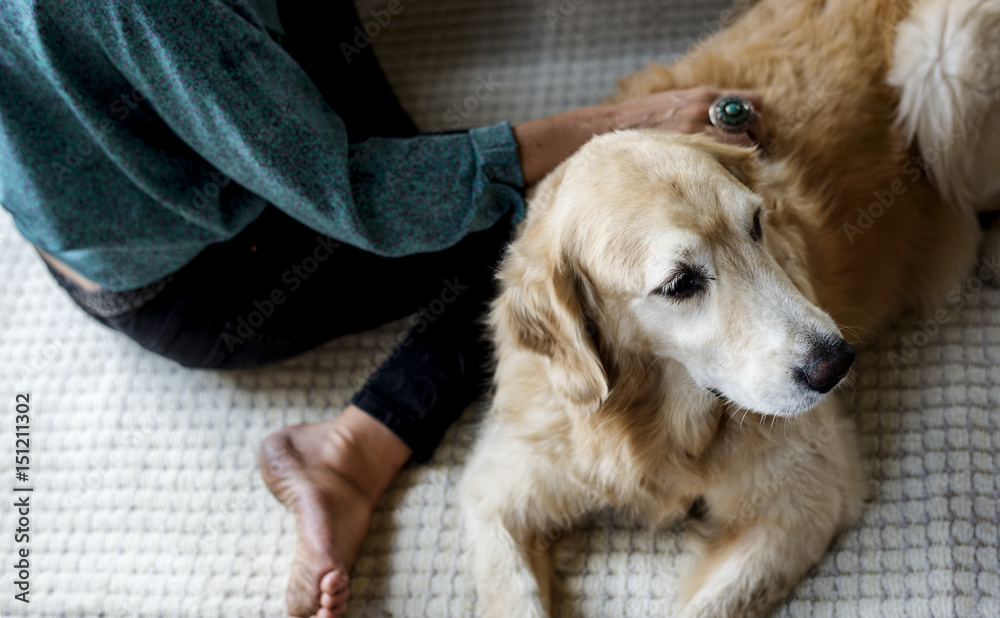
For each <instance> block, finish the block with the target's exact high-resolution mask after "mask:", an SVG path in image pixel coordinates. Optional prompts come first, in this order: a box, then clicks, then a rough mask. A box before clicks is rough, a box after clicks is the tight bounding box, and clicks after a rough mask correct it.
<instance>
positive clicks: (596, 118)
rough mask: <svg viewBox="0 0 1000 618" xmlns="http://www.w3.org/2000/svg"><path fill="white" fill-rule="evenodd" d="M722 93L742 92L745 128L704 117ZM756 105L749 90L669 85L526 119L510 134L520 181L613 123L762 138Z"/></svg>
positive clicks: (732, 139) (735, 139) (724, 138)
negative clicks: (727, 127)
mask: <svg viewBox="0 0 1000 618" xmlns="http://www.w3.org/2000/svg"><path fill="white" fill-rule="evenodd" d="M724 94H735V95H739V96H741V97H744V98H746V99H748V100H749V101H750V102H751V103H753V106H754V108H755V109H756V110H757V111H756V114H754V119H753V123H752V124H751V126H750V129H749V130H748V131H747V132H746V133H726V132H725V131H723V130H721V129H719V128H717V127H715V126H714V125H712V123H711V121H710V120H709V118H708V108H709V106H710V105H711V104H712V102H713V101H715V100H716V99H717V98H719V97H721V96H723V95H724ZM762 109H763V103H762V101H761V98H760V96H759V95H758V94H757V93H755V92H749V91H745V90H727V91H725V92H723V91H721V90H715V89H712V88H692V89H690V90H670V91H667V92H660V93H657V94H651V95H648V96H645V97H640V98H638V99H630V100H628V101H623V102H621V103H614V104H611V105H596V106H593V107H582V108H580V109H575V110H571V111H568V112H564V113H562V114H556V115H554V116H546V117H545V118H539V119H537V120H531V121H529V122H525V123H523V124H519V125H516V126H515V127H513V129H514V139H515V140H516V141H517V144H518V149H519V151H520V155H521V171H522V173H523V175H524V182H525V184H527V185H530V184H534V183H535V182H538V181H539V180H541V179H542V178H544V177H545V175H546V174H548V173H549V172H551V171H552V170H553V169H555V168H556V166H558V165H559V164H560V163H562V162H563V161H564V160H566V159H567V158H569V156H570V155H572V154H573V153H574V152H576V150H577V149H578V148H580V146H582V145H583V144H585V143H586V142H587V141H588V140H590V138H592V137H593V136H595V135H600V134H601V133H607V132H609V131H615V130H619V129H662V130H664V131H677V132H679V133H699V132H702V133H706V134H708V135H711V136H712V137H715V138H716V139H718V140H719V141H720V142H725V143H728V144H737V145H741V146H752V145H754V142H756V143H763V142H764V140H765V139H766V138H767V129H766V128H765V125H764V120H763V118H762V117H761V114H762Z"/></svg>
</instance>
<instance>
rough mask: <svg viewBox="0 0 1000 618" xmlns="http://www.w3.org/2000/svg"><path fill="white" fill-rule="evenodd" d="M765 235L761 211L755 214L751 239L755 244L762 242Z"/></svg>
mask: <svg viewBox="0 0 1000 618" xmlns="http://www.w3.org/2000/svg"><path fill="white" fill-rule="evenodd" d="M763 235H764V231H763V230H761V229H760V209H759V208H758V209H757V212H755V213H754V214H753V230H751V231H750V238H752V239H753V240H754V242H760V239H761V237H762V236H763Z"/></svg>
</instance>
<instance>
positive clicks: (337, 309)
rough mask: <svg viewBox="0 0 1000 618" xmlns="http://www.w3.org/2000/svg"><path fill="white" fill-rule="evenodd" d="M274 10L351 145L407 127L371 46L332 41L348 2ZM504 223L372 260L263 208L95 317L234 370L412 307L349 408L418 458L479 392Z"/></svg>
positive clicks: (347, 29)
mask: <svg viewBox="0 0 1000 618" xmlns="http://www.w3.org/2000/svg"><path fill="white" fill-rule="evenodd" d="M318 7H319V8H318ZM279 9H280V15H281V19H282V25H283V27H284V29H285V33H286V34H285V36H284V38H283V40H282V44H283V45H284V46H285V47H286V49H287V50H288V51H289V53H290V54H291V55H292V56H293V57H294V58H295V59H296V61H297V62H299V64H301V65H302V67H303V68H304V69H305V70H306V72H307V73H308V74H309V75H310V77H311V78H312V80H313V82H314V83H315V84H316V85H317V86H318V87H319V89H320V90H321V91H322V92H323V94H324V96H326V97H327V101H328V102H329V103H330V105H331V106H332V107H333V109H334V110H335V111H336V112H337V113H338V115H340V117H341V118H342V119H343V120H344V121H345V123H346V125H347V127H348V132H349V136H350V140H351V141H352V142H354V141H359V140H363V139H365V138H367V137H371V136H400V137H401V136H409V135H412V134H414V133H415V127H414V125H413V123H412V121H411V120H410V118H409V117H408V116H407V115H406V113H405V112H404V111H403V110H402V108H401V107H400V106H399V103H398V101H397V100H396V98H395V96H394V95H393V93H392V90H391V89H390V87H389V85H388V83H387V82H386V80H385V77H384V76H383V74H382V72H381V69H380V68H379V66H378V62H377V60H376V59H375V56H374V54H373V53H372V51H371V46H368V47H366V48H364V49H363V50H362V54H361V55H354V56H352V57H351V61H350V62H346V61H345V60H344V57H343V55H342V54H341V52H340V50H339V42H340V41H343V40H351V39H353V37H354V35H355V30H354V27H355V26H357V25H359V24H358V19H357V17H356V15H355V13H354V9H353V6H352V5H351V4H350V3H349V2H331V3H315V2H300V1H294V2H283V3H279ZM509 229H510V220H509V217H505V218H503V219H502V220H501V221H500V222H498V223H497V224H496V225H495V226H494V227H493V228H492V229H489V230H485V231H482V232H477V233H474V234H470V235H469V236H467V237H466V238H465V239H463V240H462V241H461V242H459V243H458V244H457V245H455V246H453V247H451V248H449V249H447V250H444V251H441V252H437V253H424V254H416V255H411V256H407V257H400V258H385V257H380V256H377V255H374V254H371V253H367V252H365V251H362V250H360V249H356V248H354V247H352V246H349V245H346V244H338V243H336V242H335V241H333V240H332V239H329V238H326V237H324V236H322V235H321V234H318V233H317V232H315V231H313V230H312V229H310V228H308V227H306V226H304V225H302V224H301V223H298V222H297V221H295V220H294V219H292V218H291V217H288V216H287V215H285V214H284V213H282V212H281V211H279V210H278V209H277V208H275V207H273V206H268V207H267V208H266V209H265V211H264V212H263V214H262V215H261V216H260V217H259V218H258V219H257V220H256V221H254V222H253V223H252V224H251V225H250V226H249V227H247V228H246V229H245V230H244V231H243V232H241V233H240V234H239V235H238V236H237V237H236V238H234V239H232V240H230V241H227V242H224V243H218V244H215V245H212V246H210V247H209V248H207V249H206V250H205V251H203V252H202V253H201V254H199V255H198V257H197V258H195V259H194V260H193V261H192V262H191V263H190V264H188V265H187V266H185V267H184V268H182V269H181V270H180V271H178V272H177V273H176V274H175V275H174V279H173V280H172V281H171V282H170V284H169V285H168V286H167V287H166V289H164V290H163V291H162V292H160V293H159V294H158V295H157V296H156V297H155V298H154V299H153V300H151V301H149V302H148V303H147V304H145V305H143V306H142V307H141V308H140V309H138V310H135V311H132V312H130V313H126V314H124V315H121V316H117V317H112V318H97V319H98V320H100V321H101V322H103V323H104V324H106V325H108V326H110V327H112V328H114V329H116V330H119V331H121V332H123V333H125V334H126V335H128V336H129V337H131V338H132V339H134V340H135V341H137V342H138V343H139V344H140V345H142V346H143V347H145V348H147V349H149V350H151V351H153V352H155V353H157V354H160V355H162V356H165V357H167V358H170V359H173V360H175V361H177V362H179V363H181V364H182V365H185V366H189V367H203V368H215V369H237V368H246V367H255V366H260V365H264V364H267V363H271V362H275V361H280V360H282V359H285V358H288V357H290V356H294V355H296V354H299V353H301V352H304V351H306V350H309V349H311V348H313V347H315V346H317V345H319V344H322V343H324V342H327V341H329V340H330V339H333V338H334V337H337V336H340V335H344V334H348V333H355V332H359V331H363V330H367V329H369V328H372V327H375V326H378V325H380V324H384V323H386V322H388V321H391V320H394V319H397V318H400V317H403V316H406V315H408V314H411V313H414V312H419V313H417V314H416V315H414V317H413V318H412V320H411V321H412V324H413V327H412V329H411V331H410V332H409V333H408V334H407V335H406V336H405V337H403V338H401V339H400V341H399V342H398V344H397V345H396V346H395V347H394V349H393V351H392V353H391V354H390V357H389V359H387V360H386V362H385V363H383V365H382V366H381V367H379V369H378V370H376V372H375V373H374V374H373V375H372V377H371V378H369V380H368V382H367V383H366V384H365V385H364V387H363V388H362V389H361V390H360V391H358V393H356V394H355V395H354V397H353V398H352V402H353V403H354V404H355V405H357V406H358V407H360V408H361V409H363V410H365V411H366V412H368V413H369V414H371V415H372V416H374V417H375V418H377V419H378V420H380V421H381V422H382V423H384V424H385V425H386V426H388V427H389V428H390V429H391V430H393V431H394V432H395V433H396V434H397V435H399V437H400V438H401V439H402V440H403V441H404V442H405V443H406V444H407V445H408V446H409V447H410V448H411V449H412V450H413V453H414V459H416V460H418V461H422V460H425V459H427V458H429V457H430V455H431V454H432V452H433V450H434V448H435V447H436V446H437V444H438V443H439V442H440V440H441V438H442V436H443V435H444V432H445V430H446V429H447V428H448V426H449V425H450V424H451V423H452V422H453V421H454V420H455V419H456V418H457V417H458V415H459V414H460V413H461V411H462V410H463V409H464V408H465V407H466V406H467V405H468V404H469V403H471V401H472V400H474V399H475V398H476V397H477V396H479V394H481V393H482V391H483V389H484V387H485V386H486V383H487V375H486V371H485V367H486V364H487V361H488V355H489V346H488V344H487V343H486V341H485V340H484V338H483V336H482V335H483V332H482V327H481V325H480V321H479V318H480V316H481V314H482V312H483V310H484V309H485V307H486V303H487V301H488V300H489V299H490V298H491V297H492V295H493V268H494V265H495V264H496V262H497V260H498V258H499V255H500V252H501V250H502V247H503V246H504V244H505V243H506V241H507V238H508V235H509ZM60 279H61V278H60ZM60 283H62V284H63V285H64V286H66V287H71V286H72V284H71V283H69V282H67V281H65V280H64V279H61V281H60Z"/></svg>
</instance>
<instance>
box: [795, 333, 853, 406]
mask: <svg viewBox="0 0 1000 618" xmlns="http://www.w3.org/2000/svg"><path fill="white" fill-rule="evenodd" d="M853 363H854V348H852V347H851V346H850V344H849V343H847V342H846V341H844V340H843V339H838V340H837V341H836V343H834V342H823V343H821V344H819V345H817V346H816V347H815V348H814V349H813V351H812V353H811V354H810V355H809V357H808V358H807V359H806V364H805V365H804V366H803V367H801V368H800V369H799V372H800V373H801V376H800V378H801V379H802V381H803V382H805V384H806V386H808V387H809V388H811V389H812V390H814V391H816V392H819V393H828V392H830V389H832V388H833V387H834V386H836V385H837V384H840V381H841V380H843V379H844V378H845V377H846V376H847V374H848V372H850V370H851V365H852V364H853Z"/></svg>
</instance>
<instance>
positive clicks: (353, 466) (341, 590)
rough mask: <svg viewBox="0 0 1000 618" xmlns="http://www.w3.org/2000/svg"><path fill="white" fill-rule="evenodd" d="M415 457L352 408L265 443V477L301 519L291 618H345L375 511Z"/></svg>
mask: <svg viewBox="0 0 1000 618" xmlns="http://www.w3.org/2000/svg"><path fill="white" fill-rule="evenodd" d="M410 454H411V452H410V449H409V447H407V446H406V444H404V443H403V442H402V441H401V440H400V439H399V437H397V436H396V435H395V434H394V433H392V432H391V431H389V429H388V428H386V427H385V426H384V425H382V424H381V423H380V422H378V421H376V420H375V419H374V418H372V417H371V416H368V415H367V414H366V413H365V412H364V411H363V410H361V409H360V408H357V407H355V406H353V405H352V406H348V407H347V408H346V409H345V410H344V413H343V414H341V415H340V416H339V417H337V418H334V419H331V420H329V421H323V422H320V423H310V424H302V425H295V426H293V427H286V428H284V429H281V430H279V431H276V432H274V433H273V434H271V435H270V436H268V438H267V439H266V440H264V443H263V444H262V445H261V447H260V454H259V458H258V459H259V464H260V473H261V476H262V477H263V478H264V482H265V483H266V484H267V486H268V488H269V489H270V490H271V493H273V494H274V496H275V497H276V498H277V499H278V500H279V501H281V503H282V504H284V505H285V506H287V507H288V508H289V509H291V510H292V512H293V513H295V528H296V533H297V534H298V540H297V542H296V545H295V558H294V559H293V561H292V572H291V576H290V577H289V580H288V592H287V595H286V599H287V603H288V613H289V615H291V616H315V617H316V618H334V617H336V616H340V615H342V614H343V613H344V610H345V609H346V607H347V598H348V587H347V583H348V575H347V574H348V572H349V571H350V569H351V566H352V565H353V564H354V559H355V558H356V557H357V555H358V550H359V549H360V548H361V541H362V540H363V539H364V538H365V534H367V532H368V522H369V520H370V519H371V514H372V509H374V508H375V503H376V502H378V499H379V497H380V496H381V495H382V493H383V492H385V489H386V487H388V485H389V482H390V481H392V479H393V477H394V476H396V473H397V472H398V471H399V469H400V468H401V467H402V466H403V464H404V463H406V461H407V460H408V459H409V458H410Z"/></svg>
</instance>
